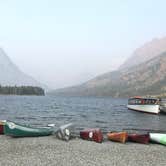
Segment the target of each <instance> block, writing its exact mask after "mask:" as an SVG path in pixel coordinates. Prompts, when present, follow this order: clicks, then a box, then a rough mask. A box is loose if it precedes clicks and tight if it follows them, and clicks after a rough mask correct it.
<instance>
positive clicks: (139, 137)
mask: <svg viewBox="0 0 166 166" xmlns="http://www.w3.org/2000/svg"><path fill="white" fill-rule="evenodd" d="M149 140H150V137H149V134H128V141H131V142H137V143H142V144H148V143H149Z"/></svg>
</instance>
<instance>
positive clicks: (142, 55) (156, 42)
mask: <svg viewBox="0 0 166 166" xmlns="http://www.w3.org/2000/svg"><path fill="white" fill-rule="evenodd" d="M163 52H166V37H164V38H161V39H153V40H152V41H151V42H148V43H146V44H144V45H143V46H142V47H140V48H138V49H136V50H135V51H134V53H133V54H132V55H131V56H130V57H129V59H127V60H126V62H125V63H124V64H122V65H121V66H120V68H119V69H125V68H129V67H131V66H135V65H138V64H141V63H143V62H146V61H148V60H150V59H152V58H154V57H156V56H158V55H159V54H161V53H163Z"/></svg>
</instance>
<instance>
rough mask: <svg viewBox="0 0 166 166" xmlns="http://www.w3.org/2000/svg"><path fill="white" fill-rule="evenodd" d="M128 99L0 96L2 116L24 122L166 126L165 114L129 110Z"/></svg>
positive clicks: (106, 126)
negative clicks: (127, 106)
mask: <svg viewBox="0 0 166 166" xmlns="http://www.w3.org/2000/svg"><path fill="white" fill-rule="evenodd" d="M126 105H127V99H121V98H119V99H114V98H109V97H58V96H3V95H2V96H0V119H7V120H10V121H14V122H18V123H21V124H30V125H32V126H45V125H47V124H49V123H55V125H56V126H57V127H58V126H60V125H63V124H66V123H70V122H72V123H74V124H75V125H76V127H77V129H82V128H86V127H99V128H101V129H102V130H103V131H105V132H106V131H109V130H114V131H115V130H122V129H124V128H145V129H156V130H157V129H160V130H165V124H166V115H162V114H160V115H151V114H146V113H140V112H135V111H131V110H128V109H127V108H126Z"/></svg>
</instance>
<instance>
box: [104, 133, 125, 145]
mask: <svg viewBox="0 0 166 166" xmlns="http://www.w3.org/2000/svg"><path fill="white" fill-rule="evenodd" d="M107 137H108V139H109V140H111V141H115V142H121V143H125V142H126V141H127V138H128V134H127V132H111V133H108V134H107Z"/></svg>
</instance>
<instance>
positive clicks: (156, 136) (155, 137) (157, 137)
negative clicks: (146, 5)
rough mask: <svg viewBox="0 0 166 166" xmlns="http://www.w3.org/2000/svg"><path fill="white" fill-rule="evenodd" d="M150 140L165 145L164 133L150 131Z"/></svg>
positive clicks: (165, 137)
mask: <svg viewBox="0 0 166 166" xmlns="http://www.w3.org/2000/svg"><path fill="white" fill-rule="evenodd" d="M150 140H151V141H153V142H157V143H160V144H163V145H166V134H161V133H150Z"/></svg>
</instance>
